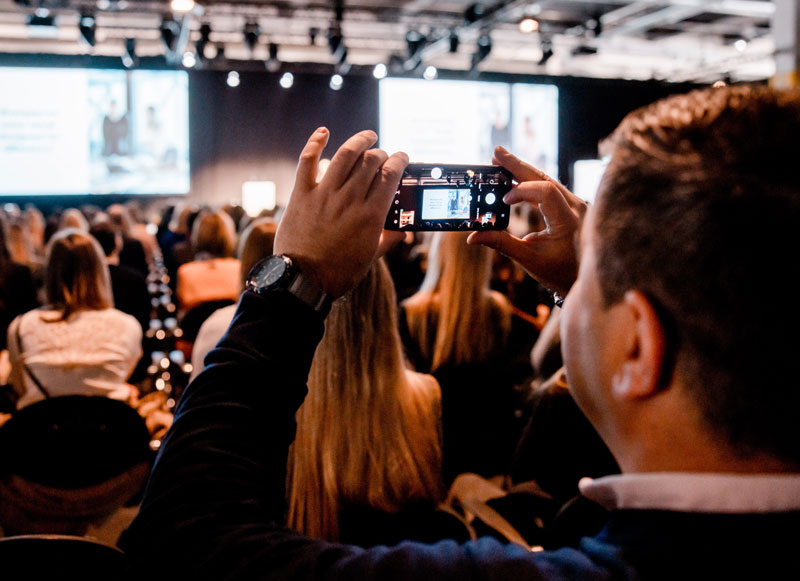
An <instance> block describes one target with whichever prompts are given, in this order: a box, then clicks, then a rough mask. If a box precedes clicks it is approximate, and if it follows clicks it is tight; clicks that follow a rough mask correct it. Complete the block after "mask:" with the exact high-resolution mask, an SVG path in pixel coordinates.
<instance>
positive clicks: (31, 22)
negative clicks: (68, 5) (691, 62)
mask: <svg viewBox="0 0 800 581" xmlns="http://www.w3.org/2000/svg"><path fill="white" fill-rule="evenodd" d="M28 26H29V27H30V28H29V30H28V34H29V35H30V36H34V37H37V38H54V37H56V36H58V28H56V18H55V16H53V15H52V14H51V13H50V11H49V10H48V9H47V8H37V9H36V12H34V13H33V14H31V15H29V16H28Z"/></svg>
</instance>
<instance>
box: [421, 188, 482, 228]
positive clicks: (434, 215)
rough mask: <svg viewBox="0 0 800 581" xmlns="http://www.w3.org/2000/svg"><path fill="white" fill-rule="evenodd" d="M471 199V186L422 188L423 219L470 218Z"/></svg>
mask: <svg viewBox="0 0 800 581" xmlns="http://www.w3.org/2000/svg"><path fill="white" fill-rule="evenodd" d="M471 199H472V196H471V193H470V190H469V188H458V189H457V188H447V189H444V188H425V189H423V190H422V219H423V220H448V219H457V220H468V219H469V205H470V200H471Z"/></svg>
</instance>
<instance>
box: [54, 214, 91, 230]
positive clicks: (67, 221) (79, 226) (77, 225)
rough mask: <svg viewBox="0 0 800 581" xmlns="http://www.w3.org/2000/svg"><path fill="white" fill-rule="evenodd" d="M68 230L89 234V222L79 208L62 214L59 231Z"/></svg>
mask: <svg viewBox="0 0 800 581" xmlns="http://www.w3.org/2000/svg"><path fill="white" fill-rule="evenodd" d="M67 228H74V229H76V230H80V231H82V232H88V231H89V222H88V220H86V216H84V215H83V212H81V211H80V210H78V209H77V208H67V209H66V210H64V211H63V212H62V213H61V217H60V218H59V220H58V229H59V230H66V229H67Z"/></svg>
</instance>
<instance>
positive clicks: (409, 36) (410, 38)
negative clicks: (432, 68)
mask: <svg viewBox="0 0 800 581" xmlns="http://www.w3.org/2000/svg"><path fill="white" fill-rule="evenodd" d="M426 42H427V39H426V38H425V36H423V34H422V33H421V32H420V31H419V30H413V29H412V30H409V31H408V32H406V45H407V46H408V56H409V58H413V57H415V56H417V53H419V51H421V50H422V47H423V46H425V43H426Z"/></svg>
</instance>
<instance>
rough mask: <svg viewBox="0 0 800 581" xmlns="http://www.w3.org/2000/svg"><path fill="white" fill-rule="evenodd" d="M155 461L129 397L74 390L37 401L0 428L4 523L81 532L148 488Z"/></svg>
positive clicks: (12, 530) (0, 522) (12, 527)
mask: <svg viewBox="0 0 800 581" xmlns="http://www.w3.org/2000/svg"><path fill="white" fill-rule="evenodd" d="M152 458H153V452H152V451H151V449H150V434H149V432H148V430H147V426H146V425H145V422H144V420H143V419H142V418H141V417H140V416H139V414H138V413H137V412H136V410H134V409H133V408H131V407H130V406H128V405H127V404H125V403H124V402H120V401H116V400H112V399H109V398H106V397H101V396H84V395H70V396H63V397H54V398H50V399H45V400H42V401H39V402H36V403H34V404H31V405H29V406H27V407H25V408H23V409H21V410H19V411H18V412H16V413H15V414H14V415H13V417H12V418H11V419H10V420H9V421H8V422H6V424H5V425H3V427H2V428H0V526H2V527H3V529H4V530H5V532H6V534H11V535H20V534H28V533H62V534H73V535H74V534H77V535H80V534H83V533H84V532H85V531H86V529H87V528H88V526H89V525H90V524H93V523H97V522H100V521H102V520H103V519H104V518H106V517H108V516H109V515H111V514H112V513H113V512H114V511H116V510H117V509H119V508H121V507H122V506H124V505H125V503H126V502H128V501H129V500H130V499H131V498H132V497H133V496H134V495H136V494H137V493H138V492H140V491H141V490H142V488H143V486H144V483H145V481H146V480H147V476H148V473H149V469H150V464H151V463H152Z"/></svg>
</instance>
